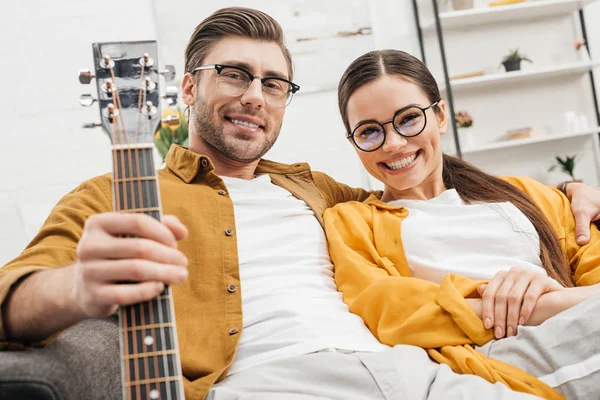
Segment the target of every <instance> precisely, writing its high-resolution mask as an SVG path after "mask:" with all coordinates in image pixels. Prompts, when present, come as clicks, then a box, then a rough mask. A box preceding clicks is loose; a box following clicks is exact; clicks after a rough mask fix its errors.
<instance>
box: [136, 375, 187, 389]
mask: <svg viewBox="0 0 600 400" xmlns="http://www.w3.org/2000/svg"><path fill="white" fill-rule="evenodd" d="M181 377H182V376H181V375H173V376H166V377H164V378H154V379H144V380H141V381H131V382H127V384H126V387H132V386H139V385H147V384H149V383H161V382H173V381H177V380H179V378H181Z"/></svg>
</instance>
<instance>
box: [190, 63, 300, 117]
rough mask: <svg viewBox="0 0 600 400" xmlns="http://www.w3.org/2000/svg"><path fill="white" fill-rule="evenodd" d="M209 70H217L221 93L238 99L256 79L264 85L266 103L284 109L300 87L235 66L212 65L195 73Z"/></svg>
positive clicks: (285, 80) (284, 80) (202, 67)
mask: <svg viewBox="0 0 600 400" xmlns="http://www.w3.org/2000/svg"><path fill="white" fill-rule="evenodd" d="M207 69H215V70H217V88H218V89H219V91H220V92H221V93H223V94H224V95H227V96H231V97H238V96H241V95H243V94H244V93H246V91H247V90H248V88H249V87H250V85H251V84H252V82H253V81H254V80H255V79H259V80H260V83H261V84H262V92H263V96H264V98H265V102H266V103H267V104H268V105H270V106H272V107H278V108H283V107H285V106H287V105H288V104H290V102H291V101H292V97H293V96H294V93H296V92H297V91H298V90H300V86H298V85H296V84H295V83H293V82H290V81H288V80H287V79H284V78H280V77H277V76H267V77H264V78H263V77H260V76H256V75H253V74H252V73H250V72H249V71H247V70H245V69H244V68H241V67H236V66H234V65H223V64H210V65H203V66H201V67H198V68H196V69H194V71H193V72H196V71H202V70H207Z"/></svg>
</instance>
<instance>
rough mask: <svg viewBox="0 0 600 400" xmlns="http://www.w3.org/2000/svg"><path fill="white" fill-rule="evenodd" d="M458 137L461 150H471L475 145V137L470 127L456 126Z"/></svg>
mask: <svg viewBox="0 0 600 400" xmlns="http://www.w3.org/2000/svg"><path fill="white" fill-rule="evenodd" d="M458 139H459V141H460V148H461V150H471V149H473V148H474V147H475V138H474V137H473V131H472V130H471V129H470V128H458Z"/></svg>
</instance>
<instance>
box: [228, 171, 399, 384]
mask: <svg viewBox="0 0 600 400" xmlns="http://www.w3.org/2000/svg"><path fill="white" fill-rule="evenodd" d="M221 178H222V179H223V181H224V182H225V185H226V186H227V189H228V191H229V194H230V196H231V199H232V200H233V208H234V214H235V223H236V232H237V245H238V258H239V265H240V278H241V295H242V313H243V324H244V325H243V330H242V336H241V338H240V343H239V347H238V350H237V354H236V358H235V360H234V363H233V366H232V367H231V369H230V371H229V374H232V373H235V372H239V371H241V370H243V369H246V368H249V367H251V366H255V365H258V364H262V363H265V362H268V361H271V360H275V359H280V358H284V357H289V356H296V355H302V354H307V353H311V352H315V351H319V350H323V349H326V348H337V349H342V350H354V351H380V350H383V349H385V348H387V346H385V345H382V344H381V343H379V341H377V339H376V338H375V337H374V336H373V334H372V333H371V332H370V331H369V329H368V328H367V327H366V326H365V324H364V322H363V320H362V319H361V318H360V317H359V316H357V315H355V314H352V313H350V312H349V310H348V306H347V305H346V304H345V303H344V302H343V300H342V295H341V293H339V292H338V291H337V288H336V285H335V282H334V278H333V264H332V263H331V259H330V258H329V251H328V249H327V240H326V237H325V232H324V231H323V228H322V227H321V225H320V224H319V222H318V220H317V218H315V215H314V213H313V211H312V210H311V209H310V208H309V207H308V206H307V205H306V203H305V202H304V201H302V200H299V199H297V198H296V197H294V196H293V195H292V194H291V193H290V192H288V191H287V190H285V189H283V188H281V187H279V186H276V185H274V184H272V183H271V180H270V178H269V176H268V175H262V176H260V177H258V178H255V179H253V180H249V181H248V180H243V179H235V178H229V177H221Z"/></svg>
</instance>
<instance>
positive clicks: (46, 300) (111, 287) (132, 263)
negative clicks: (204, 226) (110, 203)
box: [5, 213, 188, 341]
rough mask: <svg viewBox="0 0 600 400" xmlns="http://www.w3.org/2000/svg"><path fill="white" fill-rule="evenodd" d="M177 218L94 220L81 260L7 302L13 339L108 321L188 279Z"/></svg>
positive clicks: (33, 280)
mask: <svg viewBox="0 0 600 400" xmlns="http://www.w3.org/2000/svg"><path fill="white" fill-rule="evenodd" d="M187 233H188V232H187V229H186V228H185V226H184V225H183V224H182V223H181V222H180V221H179V220H178V219H177V218H175V217H173V216H164V217H163V221H162V223H161V222H159V221H157V220H155V219H153V218H152V217H150V216H147V215H144V214H119V213H104V214H97V215H94V216H92V217H90V218H88V220H87V222H86V224H85V227H84V230H83V235H82V237H81V240H80V241H79V245H78V247H77V256H78V261H77V262H76V263H75V264H73V265H70V266H68V267H65V268H60V269H56V270H49V271H43V272H38V273H35V274H33V275H31V276H29V277H28V278H27V279H25V280H24V281H23V282H22V283H21V284H20V285H19V286H17V288H16V289H15V290H14V291H13V293H12V294H11V296H10V298H9V299H8V302H7V303H6V305H5V307H6V315H5V317H6V321H5V322H6V323H7V327H6V328H8V329H7V333H8V334H9V337H10V338H12V339H17V340H29V341H35V340H40V339H43V338H46V337H48V336H50V335H52V334H54V333H56V332H58V331H61V330H63V329H65V328H67V327H69V326H71V325H73V324H75V323H77V322H79V321H81V320H83V319H86V318H103V317H107V316H109V315H111V314H112V313H114V312H115V311H116V310H117V308H118V307H119V306H122V305H130V304H135V303H139V302H143V301H148V300H151V299H152V298H154V297H156V296H157V295H159V294H160V293H161V292H162V291H163V290H164V285H165V284H169V285H170V284H177V283H181V282H183V281H185V279H186V278H187V258H186V257H185V256H184V255H183V253H181V252H180V251H179V250H177V241H178V240H182V239H184V238H185V237H186V236H187Z"/></svg>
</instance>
